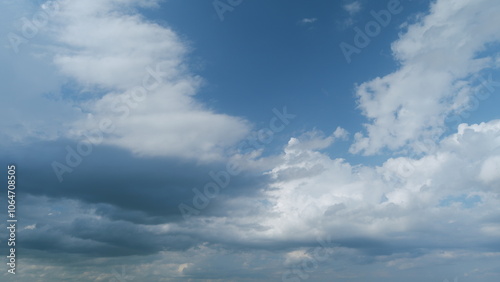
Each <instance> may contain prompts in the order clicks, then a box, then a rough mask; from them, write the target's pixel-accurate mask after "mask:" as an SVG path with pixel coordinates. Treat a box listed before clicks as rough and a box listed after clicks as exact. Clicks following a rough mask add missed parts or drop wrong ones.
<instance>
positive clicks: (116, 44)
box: [10, 0, 250, 160]
mask: <svg viewBox="0 0 500 282" xmlns="http://www.w3.org/2000/svg"><path fill="white" fill-rule="evenodd" d="M157 2H158V1H146V2H144V1H138V0H105V1H95V0H93V1H60V10H59V11H58V13H56V14H55V15H54V16H53V17H52V18H51V19H50V22H49V23H48V25H47V26H46V27H45V29H44V32H40V34H39V35H38V36H39V38H40V39H43V40H45V41H46V44H45V45H44V46H39V47H38V50H41V51H39V52H41V53H42V54H43V57H44V58H45V59H46V61H49V60H52V63H53V65H54V67H55V69H52V70H51V72H50V75H51V76H52V77H57V78H58V79H59V81H64V80H66V81H68V80H69V81H74V82H76V83H77V86H76V87H75V88H76V89H77V90H71V91H72V92H73V93H70V95H71V99H70V101H68V100H67V99H66V100H64V101H65V102H64V103H65V105H64V107H62V108H64V109H66V110H65V111H66V112H69V111H73V112H75V113H74V114H72V115H69V114H68V113H64V112H63V113H61V110H58V111H56V112H57V113H58V115H59V118H60V119H61V120H62V122H58V123H55V124H52V127H53V128H54V130H53V131H55V132H54V133H53V134H52V135H51V138H52V139H55V138H58V137H70V138H73V139H75V140H82V139H85V137H84V136H83V134H84V133H85V132H95V131H96V130H100V127H99V124H100V123H102V122H103V121H104V122H105V123H106V122H107V123H112V129H110V130H109V132H107V134H104V140H103V141H102V143H103V144H108V145H115V146H120V147H123V148H125V149H128V150H130V151H132V152H134V153H136V154H139V155H154V156H171V157H185V158H195V159H205V160H211V159H215V158H220V157H221V155H222V154H223V152H224V150H225V149H226V148H227V147H229V146H231V145H233V144H235V143H236V142H237V141H238V140H240V139H241V138H242V137H244V136H245V135H246V133H247V132H248V131H249V129H250V125H249V123H248V122H246V121H245V120H243V119H241V118H237V117H232V116H228V115H225V114H220V113H216V112H214V111H213V110H210V109H208V108H206V107H205V106H204V105H203V104H202V103H200V102H198V101H197V99H196V97H195V94H196V93H197V91H198V90H199V88H200V87H201V86H202V84H203V80H202V79H201V78H200V77H198V76H196V75H194V74H192V73H190V71H189V69H188V68H187V66H186V65H185V60H186V56H187V53H188V51H189V45H188V44H187V43H186V42H183V41H182V40H181V39H180V38H179V36H178V35H177V34H176V32H175V31H173V30H172V29H170V28H169V27H165V26H161V25H158V24H156V23H153V22H149V21H147V20H146V19H144V18H143V17H142V16H141V15H140V14H138V13H137V11H136V10H135V8H136V7H155V6H156V5H158V3H157ZM28 55H29V56H31V55H32V53H31V52H30V53H28ZM46 68H47V67H46ZM160 81H161V84H159V83H158V82H160ZM59 83H61V82H59ZM60 85H61V84H59V86H60ZM144 88H146V90H145V89H144ZM79 89H83V90H84V91H82V93H83V92H85V91H86V92H90V93H92V94H91V95H90V96H89V95H88V93H87V96H83V94H82V93H78V90H79ZM57 92H59V91H58V90H54V89H52V90H51V93H57ZM41 94H42V93H40V92H36V91H34V90H33V92H32V93H31V94H30V95H31V96H35V97H36V98H37V99H42V100H43V99H46V98H43V97H42V95H41ZM51 95H52V96H56V97H55V100H58V99H60V96H62V95H68V94H67V93H62V95H61V94H51ZM47 103H48V104H54V105H53V107H55V105H56V102H54V101H50V102H47V101H45V102H44V104H47ZM59 104H60V103H59ZM44 107H45V106H44ZM53 107H48V106H47V107H45V109H46V108H53ZM26 111H28V110H26ZM42 120H44V119H42ZM33 122H34V121H33V120H29V119H28V120H27V121H26V123H28V124H30V123H33ZM50 122H52V121H48V120H47V121H46V123H50ZM49 127H50V126H49ZM24 131H25V132H26V131H27V130H24ZM47 132H51V131H49V130H47ZM10 134H11V135H12V134H14V133H10ZM23 137H24V138H26V135H25V134H24V136H22V134H21V133H19V136H18V137H17V138H18V139H22V138H23ZM37 137H39V136H37Z"/></svg>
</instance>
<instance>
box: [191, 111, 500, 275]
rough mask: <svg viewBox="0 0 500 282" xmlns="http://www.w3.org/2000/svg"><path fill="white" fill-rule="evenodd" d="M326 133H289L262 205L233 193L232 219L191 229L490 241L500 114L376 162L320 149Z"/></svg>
mask: <svg viewBox="0 0 500 282" xmlns="http://www.w3.org/2000/svg"><path fill="white" fill-rule="evenodd" d="M329 138H330V137H329V136H327V137H325V136H322V135H321V134H320V133H318V132H317V131H313V132H311V133H308V134H304V135H302V136H301V137H299V138H291V139H290V142H289V143H288V145H287V146H286V147H285V149H284V152H283V154H282V155H281V156H280V162H279V163H277V164H275V166H274V168H273V169H271V170H270V171H269V176H271V178H272V181H271V182H270V183H269V185H270V187H269V189H268V190H267V191H266V192H265V193H266V197H265V198H263V200H262V202H260V201H253V203H252V204H251V205H248V204H246V203H247V202H248V201H249V199H247V198H243V197H242V198H237V197H236V198H233V199H232V200H231V202H232V204H231V206H232V207H235V208H236V207H237V209H238V212H237V214H238V216H237V218H233V217H230V216H228V217H223V218H219V219H211V223H210V224H203V223H202V222H203V219H202V218H200V219H199V220H198V219H197V221H196V222H198V223H199V224H195V223H194V222H193V223H191V224H190V225H191V226H196V228H197V230H198V231H197V232H201V233H203V234H205V235H206V236H208V237H210V238H212V237H214V236H216V234H217V236H218V237H219V238H221V239H220V240H227V241H230V242H235V241H236V242H240V243H242V244H245V243H244V242H252V243H254V244H265V243H266V242H269V241H272V242H308V241H310V242H312V241H315V240H316V238H318V237H320V238H326V237H327V236H331V237H332V238H333V240H334V241H335V240H340V241H342V240H345V239H347V238H365V239H364V240H376V241H378V242H381V244H388V245H391V244H395V245H405V244H409V243H411V244H412V246H414V245H415V244H418V245H419V246H422V248H426V247H428V248H429V249H435V248H436V244H440V243H439V242H441V241H442V240H443V238H448V239H450V238H453V240H451V241H449V244H450V245H449V246H450V247H452V248H456V249H460V248H461V246H462V245H463V244H465V243H467V244H482V243H484V242H492V240H495V239H494V235H493V234H496V233H495V232H496V231H495V230H498V224H493V223H492V222H491V220H490V219H491V218H492V216H499V214H498V213H496V212H493V211H494V210H495V207H497V206H498V204H500V203H499V199H498V191H499V190H498V189H499V187H500V186H499V185H500V178H499V177H497V176H496V175H497V174H498V173H496V174H494V169H495V168H496V166H497V165H498V159H499V158H500V150H499V148H500V120H494V121H490V122H488V123H482V124H473V125H467V124H462V125H461V126H460V128H459V129H458V131H457V133H455V134H452V135H450V136H448V137H447V138H445V139H443V140H442V141H441V142H440V143H439V144H437V145H436V148H435V151H434V152H433V153H431V154H426V155H424V156H422V157H419V158H409V157H400V158H395V159H389V160H387V161H386V162H385V163H383V164H382V165H381V166H375V167H372V166H363V165H357V166H354V165H351V164H349V163H348V162H346V161H345V160H343V159H336V158H330V157H329V156H327V155H326V154H324V153H321V152H319V151H318V150H321V149H322V148H324V147H325V146H326V145H325V144H331V141H330V140H329ZM300 139H303V140H300ZM478 142H479V143H478ZM306 144H307V145H306ZM273 161H275V160H274V159H273ZM408 167H409V168H410V170H409V172H408V171H407V168H408ZM483 171H484V172H483ZM238 203H240V204H238ZM247 209H248V210H247ZM227 213H228V214H235V211H232V210H231V211H227ZM199 229H201V230H199ZM220 230H225V231H226V232H223V233H221V231H220ZM422 232H425V233H426V237H425V238H422V237H420V236H421V235H420V234H421V233H422ZM394 234H404V236H400V237H398V236H395V235H394ZM470 238H477V241H475V242H473V243H471V242H470V241H469V240H470ZM354 248H356V247H354ZM360 248H361V247H360ZM403 249H404V248H403ZM398 251H401V252H405V251H407V250H399V249H395V250H394V252H398ZM389 252H390V251H389ZM431 252H432V251H431ZM300 254H304V253H303V250H302V249H296V250H294V251H291V252H290V253H289V254H288V255H286V256H285V260H286V261H289V262H290V261H291V260H292V259H293V258H295V257H298V255H300ZM301 256H302V255H301ZM406 267H410V266H409V265H407V266H406Z"/></svg>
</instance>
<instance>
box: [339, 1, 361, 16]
mask: <svg viewBox="0 0 500 282" xmlns="http://www.w3.org/2000/svg"><path fill="white" fill-rule="evenodd" d="M342 7H343V8H344V10H346V11H347V12H348V13H349V14H350V15H351V16H352V15H354V14H356V13H358V12H359V11H361V3H359V1H354V2H351V3H349V4H345V5H344V6H342Z"/></svg>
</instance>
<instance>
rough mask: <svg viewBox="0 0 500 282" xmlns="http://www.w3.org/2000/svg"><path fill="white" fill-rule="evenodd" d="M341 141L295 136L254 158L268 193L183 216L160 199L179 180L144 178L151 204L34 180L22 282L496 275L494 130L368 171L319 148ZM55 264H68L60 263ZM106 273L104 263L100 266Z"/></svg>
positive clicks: (88, 186)
mask: <svg viewBox="0 0 500 282" xmlns="http://www.w3.org/2000/svg"><path fill="white" fill-rule="evenodd" d="M345 134H346V133H345V132H344V131H343V130H342V129H337V130H336V131H335V132H334V133H333V134H331V135H326V134H322V133H321V132H319V131H317V130H315V131H311V132H306V133H304V134H302V135H301V136H298V137H296V138H292V139H290V141H289V142H288V144H287V145H286V146H285V147H284V150H283V153H282V154H280V155H278V156H272V157H269V158H268V159H267V158H261V159H260V160H251V162H256V161H260V162H263V163H266V162H269V163H268V164H266V166H272V168H271V169H269V170H267V172H265V175H267V176H268V178H265V180H266V181H267V187H266V185H265V184H264V183H258V185H252V187H250V188H253V190H256V189H257V188H258V189H259V190H262V192H260V193H255V191H254V192H252V193H248V192H244V190H245V189H240V188H237V187H235V186H233V185H231V189H232V192H231V191H230V190H227V191H228V192H227V193H226V192H224V193H222V192H221V194H220V195H219V196H218V197H217V198H215V199H212V202H211V204H210V207H209V208H207V209H206V210H203V211H202V212H201V214H199V215H197V216H193V217H190V218H188V219H187V220H179V216H177V217H176V220H172V218H169V217H168V213H171V212H173V211H174V210H175V209H176V208H177V205H178V203H179V202H180V201H183V200H184V199H185V198H186V195H184V194H182V195H180V196H175V197H176V198H175V199H173V200H172V199H170V202H169V201H167V200H168V199H167V197H163V196H162V195H163V194H162V193H165V195H167V194H168V195H175V193H173V192H172V191H175V190H176V189H174V188H175V187H177V186H182V183H180V182H182V180H181V179H178V178H179V173H177V172H175V171H173V172H172V173H173V174H174V175H176V177H177V179H173V180H174V181H173V182H172V183H171V186H172V187H170V188H169V189H167V188H165V189H158V188H156V187H160V186H158V185H157V186H155V184H154V182H162V181H163V182H165V181H170V180H168V179H165V180H162V179H161V177H159V176H158V175H155V174H151V173H150V174H149V175H150V179H149V182H148V185H146V186H144V187H146V188H144V189H146V190H142V192H144V191H150V192H151V193H145V194H148V195H149V196H147V195H144V196H141V195H139V194H131V193H130V189H128V188H126V187H125V186H124V185H123V184H124V183H121V184H120V185H119V186H120V187H123V189H122V193H121V195H122V197H116V192H112V191H110V190H109V189H108V188H106V186H105V184H106V183H102V184H100V186H96V185H95V184H96V182H95V181H94V182H92V181H91V182H83V183H82V184H81V186H82V187H85V188H81V189H80V188H77V189H67V190H66V192H65V195H64V197H63V196H62V192H61V189H56V190H54V191H51V190H50V189H44V191H39V192H38V193H35V190H36V189H35V188H34V187H36V185H34V184H32V183H30V182H29V181H28V180H27V182H26V183H25V185H26V186H30V187H33V188H29V189H31V190H28V188H26V191H31V192H30V194H35V195H36V196H25V197H24V203H25V205H27V206H30V210H29V213H24V214H20V216H21V217H22V218H23V219H24V220H23V221H24V222H23V224H24V225H23V226H20V227H21V228H20V231H19V236H20V238H23V244H22V248H23V250H25V253H26V254H30V255H28V256H27V257H26V265H27V267H26V271H25V272H24V273H23V274H22V279H24V278H26V279H25V280H26V281H27V280H28V279H29V277H31V275H34V274H35V273H36V272H37V271H47V272H48V274H47V277H51V278H54V277H56V278H57V277H62V276H64V277H78V278H79V279H81V280H85V279H93V280H97V281H99V279H101V280H103V281H108V280H109V279H111V278H112V276H113V273H114V272H113V267H114V269H115V270H116V271H115V272H118V273H121V271H120V269H121V266H122V265H123V266H125V268H126V271H125V272H126V274H127V275H132V276H134V277H136V278H139V277H140V278H144V279H147V278H149V279H150V280H158V279H159V278H161V277H176V279H178V280H188V279H199V278H202V279H226V280H231V279H232V280H241V279H247V280H249V281H258V280H261V281H262V280H266V279H267V280H269V281H272V280H276V279H281V277H282V275H283V273H285V274H287V275H288V274H290V272H287V271H291V273H292V274H293V273H294V272H293V271H298V270H300V269H302V268H301V265H303V264H306V265H316V264H317V265H318V267H313V266H311V267H313V269H315V270H316V269H317V272H315V271H312V272H306V273H308V274H309V275H311V276H310V277H313V278H315V279H317V280H320V281H321V280H325V279H326V277H332V276H333V277H337V278H339V279H347V278H346V277H350V278H353V277H356V278H358V279H367V277H374V279H373V280H370V281H387V277H392V278H394V279H396V278H395V277H398V278H401V279H403V278H405V277H413V278H412V279H416V278H415V277H420V278H421V276H419V274H418V273H417V272H418V270H419V269H421V268H423V267H425V268H426V269H427V268H429V269H431V268H434V270H435V271H434V272H433V273H434V275H438V274H440V275H443V276H441V279H444V277H449V276H446V275H448V274H450V273H452V274H453V275H458V274H457V273H456V272H453V268H449V267H451V266H450V265H454V266H456V265H461V266H462V269H463V273H461V274H460V275H462V277H465V275H468V277H475V278H481V277H487V276H488V275H498V268H496V269H495V265H494V263H493V262H498V258H499V254H500V249H499V247H498V242H497V241H498V240H497V238H498V234H499V230H500V226H499V224H498V218H499V217H500V214H499V213H498V209H497V207H498V205H499V201H500V198H499V197H498V192H499V190H498V189H500V182H499V181H500V180H499V179H498V178H497V177H495V174H491V169H492V168H491V167H492V166H493V167H494V165H495V164H496V163H495V162H496V160H497V159H498V158H499V157H500V120H494V121H490V122H487V123H481V124H472V125H467V124H461V125H460V126H459V128H458V130H457V132H456V133H454V134H452V135H450V136H448V137H446V138H444V139H443V140H442V141H441V142H440V143H438V144H437V145H436V148H435V150H434V151H433V152H432V153H428V154H425V155H422V156H421V157H418V158H409V157H400V158H392V159H389V160H387V161H386V162H385V163H383V164H382V165H380V166H374V167H373V166H363V165H351V164H349V163H348V162H347V161H345V160H343V159H336V158H331V157H329V156H328V155H326V154H325V153H323V152H321V150H323V149H325V148H326V147H327V146H331V145H332V144H333V143H334V142H335V140H336V139H337V137H338V138H342V137H343V136H345ZM27 154H28V155H29V154H30V153H29V152H27ZM103 158H108V159H114V158H109V157H107V156H103ZM95 162H99V160H95ZM116 162H118V163H126V162H123V161H121V160H116ZM139 165H141V164H139ZM154 165H158V164H154ZM249 167H252V166H249ZM90 168H95V169H97V170H100V169H101V168H100V167H99V166H98V165H97V163H89V166H88V167H84V166H82V168H81V169H82V171H83V174H84V175H89V173H90V171H89V169H90ZM132 169H134V168H132ZM145 170H148V168H147V167H146V168H145ZM151 171H152V170H151ZM483 171H484V172H483ZM26 173H29V174H33V177H34V180H35V181H36V179H37V178H36V172H35V171H30V170H28V169H27V168H26ZM159 173H160V174H163V172H159ZM139 174H140V172H139ZM126 175H129V174H126ZM130 175H132V173H130ZM75 176H77V175H75ZM97 178H98V177H97ZM157 178H158V179H157ZM181 178H182V177H181ZM68 181H69V180H68ZM124 181H125V182H127V183H130V184H131V186H135V184H134V183H133V181H131V180H130V179H128V178H127V179H125V180H124ZM235 181H236V180H235ZM137 183H140V182H137ZM200 183H203V181H201V182H200ZM200 183H196V181H195V182H190V184H189V185H191V184H194V185H198V184H200ZM231 183H234V184H236V183H237V181H236V182H231ZM112 185H113V183H111V182H110V183H109V186H112ZM137 185H139V184H137ZM71 186H75V187H76V184H73V183H72V184H71ZM94 186H96V187H95V188H93V187H94ZM149 186H150V188H148V187H149ZM250 190H252V189H250ZM79 191H81V193H80V192H79ZM84 191H86V193H83V192H84ZM134 191H135V190H134ZM42 192H43V193H42ZM111 192H112V193H111ZM140 192H141V191H140ZM40 194H41V195H40ZM56 194H59V196H57V195H56ZM97 194H100V195H102V196H101V197H99V198H97V196H95V195H97ZM43 195H47V196H49V197H50V198H48V197H47V196H43ZM140 197H146V198H147V197H155V198H158V199H159V200H158V201H152V200H151V199H149V200H148V199H146V198H144V200H142V198H140ZM172 197H173V196H171V197H170V198H172ZM68 198H72V200H70V199H68ZM187 198H188V199H190V198H192V195H187ZM131 199H136V202H137V203H132V202H131ZM137 199H139V201H137ZM143 202H148V203H152V204H151V205H148V206H145V205H143V204H141V203H143ZM152 207H153V208H152ZM162 207H163V208H162ZM170 209H171V210H172V211H170V212H167V214H165V212H162V210H163V211H168V210H170ZM177 214H178V211H177ZM32 227H34V228H32ZM123 234H129V235H130V236H125V237H124V236H123ZM58 254H68V255H67V256H66V255H65V258H67V259H66V261H65V262H64V263H63V262H61V260H60V256H59V255H58ZM40 258H43V262H42V261H40ZM472 258H473V259H472ZM138 261H139V263H138ZM101 263H102V264H105V263H106V265H109V266H110V267H109V268H108V269H106V268H103V267H97V268H96V267H95V265H96V264H99V265H101ZM61 265H65V267H61ZM69 266H71V267H69ZM160 266H161V267H160ZM74 269H78V270H79V271H78V272H76V271H74ZM82 269H88V271H86V272H85V273H84V272H82V271H81V270H82ZM227 269H232V271H227ZM360 269H361V270H362V271H361V270H360ZM49 270H50V271H49ZM56 270H57V271H56ZM58 271H60V272H59V274H58V273H57V272H58ZM82 273H84V274H82ZM292 276H293V275H292ZM384 279H386V280H384ZM47 280H49V278H47ZM20 281H23V280H20ZM409 281H417V280H411V279H410V280H409ZM420 281H421V280H420ZM477 281H489V280H487V279H483V280H477ZM490 281H491V280H490Z"/></svg>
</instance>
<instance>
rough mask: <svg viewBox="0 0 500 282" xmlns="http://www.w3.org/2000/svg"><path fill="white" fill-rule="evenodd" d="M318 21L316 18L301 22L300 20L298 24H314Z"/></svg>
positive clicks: (304, 19)
mask: <svg viewBox="0 0 500 282" xmlns="http://www.w3.org/2000/svg"><path fill="white" fill-rule="evenodd" d="M317 20H318V19H317V18H303V19H302V20H300V22H299V23H300V24H312V23H314V22H316V21H317Z"/></svg>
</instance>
